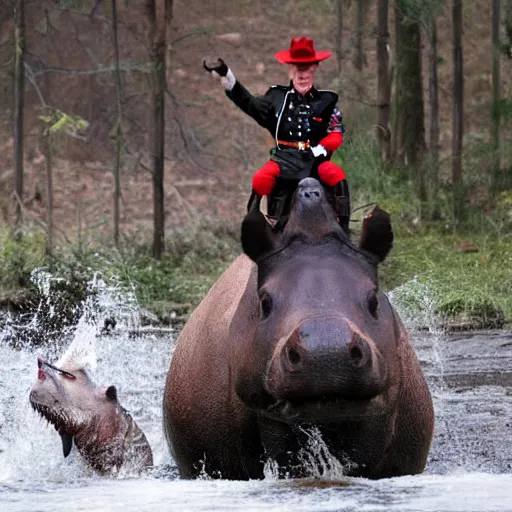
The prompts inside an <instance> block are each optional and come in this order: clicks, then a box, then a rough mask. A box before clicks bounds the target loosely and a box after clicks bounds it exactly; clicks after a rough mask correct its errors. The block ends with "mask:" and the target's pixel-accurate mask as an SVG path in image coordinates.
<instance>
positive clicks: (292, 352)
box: [288, 347, 301, 364]
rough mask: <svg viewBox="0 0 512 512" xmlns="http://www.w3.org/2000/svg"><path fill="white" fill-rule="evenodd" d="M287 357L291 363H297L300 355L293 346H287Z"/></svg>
mask: <svg viewBox="0 0 512 512" xmlns="http://www.w3.org/2000/svg"><path fill="white" fill-rule="evenodd" d="M288 359H289V361H290V363H292V364H299V363H300V361H301V357H300V354H299V351H298V350H297V349H295V348H293V347H289V348H288Z"/></svg>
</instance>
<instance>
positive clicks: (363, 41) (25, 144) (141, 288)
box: [0, 0, 512, 329]
mask: <svg viewBox="0 0 512 512" xmlns="http://www.w3.org/2000/svg"><path fill="white" fill-rule="evenodd" d="M301 35H306V36H309V37H313V38H314V40H315V45H316V48H317V49H319V50H324V49H330V50H332V51H333V52H334V55H333V57H332V58H331V59H329V60H327V61H325V62H323V63H322V64H321V66H320V69H319V71H318V73H317V78H318V82H319V85H320V86H322V87H323V88H330V89H333V90H335V91H336V92H338V93H339V95H340V103H339V107H340V109H341V110H342V112H343V115H344V125H345V128H346V132H345V142H344V145H343V147H342V149H341V150H339V151H338V152H337V154H336V157H335V158H336V159H337V160H338V162H340V164H341V165H342V166H343V168H344V169H345V171H346V173H347V177H348V180H349V184H350V187H351V194H352V206H353V208H354V209H355V208H357V207H358V206H362V205H365V204H367V203H370V202H378V203H379V204H380V205H381V206H382V207H384V208H385V209H387V210H388V211H390V213H391V215H392V220H393V224H394V229H395V235H396V239H395V248H394V250H393V253H392V255H391V256H390V257H389V259H388V260H387V262H386V263H385V264H384V265H383V266H382V269H381V282H382V285H383V287H384V288H385V289H387V290H390V289H394V290H395V292H394V293H395V295H396V296H401V298H402V299H403V301H404V303H408V304H411V305H412V306H413V307H415V308H420V309H425V308H427V307H428V308H433V310H434V312H435V313H436V314H438V315H439V316H440V318H443V319H444V320H445V322H444V324H445V325H449V326H451V327H458V328H465V327H502V326H503V325H504V324H505V323H506V322H510V321H511V320H512V294H511V293H510V292H511V290H512V270H511V269H512V106H511V105H512V50H511V47H512V46H511V45H512V0H465V1H460V0H446V1H445V0H434V1H431V2H421V1H419V0H393V1H391V2H388V1H384V0H360V1H350V0H317V1H315V2H306V1H303V0H295V1H288V0H284V1H282V2H278V3H276V2H273V1H270V0H259V1H258V0H253V1H249V0H207V1H202V0H190V1H188V2H183V1H181V0H146V1H142V0H141V1H128V0H117V1H115V0H2V2H1V3H0V148H1V150H2V157H3V158H2V161H1V163H0V213H1V226H0V237H1V244H0V285H1V286H0V302H1V306H2V308H3V310H4V311H5V312H7V313H8V314H12V313H19V312H23V311H26V310H27V309H30V308H33V307H34V306H35V305H36V304H38V303H39V300H40V293H41V291H40V289H39V288H38V287H37V282H36V281H37V280H36V279H34V273H33V271H34V270H35V269H41V268H45V269H47V270H48V271H49V272H51V274H52V275H53V276H55V279H54V280H53V282H52V283H53V284H52V286H53V288H54V289H53V294H54V300H57V301H58V300H60V306H59V307H60V311H61V314H60V315H59V319H58V320H56V319H55V318H53V319H52V320H51V323H52V325H54V327H55V328H56V329H59V328H60V325H61V324H62V323H63V322H64V323H66V322H72V321H73V319H74V318H76V317H77V315H78V314H79V311H78V310H77V308H76V305H77V304H80V301H81V300H82V299H83V298H84V296H85V294H86V293H87V283H88V282H89V280H90V279H91V277H92V276H93V275H97V274H98V273H100V274H101V275H102V276H104V277H105V278H106V279H114V280H116V282H118V283H121V285H122V286H128V287H131V288H132V289H133V290H134V291H135V293H136V294H137V297H138V299H139V301H140V303H141V304H142V305H143V306H144V307H145V308H146V309H147V316H148V319H152V320H153V321H155V322H162V321H163V322H165V323H169V322H172V321H173V320H175V319H178V320H183V319H185V318H186V317H187V315H188V314H189V313H190V311H191V310H192V309H193V307H194V306H195V305H197V303H198V302H199V300H200V299H201V298H202V297H203V296H204V294H205V293H206V292H207V290H208V289H209V287H210V286H211V284H212V283H213V282H214V281H215V279H216V278H217V277H218V276H219V275H220V273H221V272H222V270H223V269H225V268H226V267H227V266H228V264H229V262H230V261H232V259H233V258H234V257H235V256H236V255H237V254H239V252H240V244H239V226H240V222H241V219H242V218H243V215H244V213H245V205H246V202H247V199H248V196H249V192H250V182H251V176H252V174H253V172H254V171H255V170H256V169H258V168H259V167H260V166H261V165H262V164H263V163H264V162H265V161H266V159H267V157H268V151H269V149H270V148H271V146H272V141H271V140H270V138H269V136H268V134H266V133H265V132H264V130H263V129H261V128H260V127H259V126H258V125H257V124H256V123H255V122H254V121H252V120H251V119H250V118H248V117H247V116H245V115H244V114H243V113H242V112H240V111H239V110H238V109H237V108H236V107H235V106H234V105H233V104H231V103H230V102H229V100H228V99H227V98H226V97H225V95H224V93H223V91H222V88H221V87H220V86H219V84H218V83H216V82H214V81H213V80H212V78H211V77H210V76H209V75H208V74H207V73H205V71H204V70H203V67H202V59H203V58H204V57H210V58H211V57H217V56H220V57H222V58H223V59H224V60H225V61H226V62H227V64H228V65H229V66H230V67H231V68H232V70H233V72H234V73H235V75H236V76H237V78H238V79H239V80H240V81H241V82H242V83H243V84H244V85H245V86H246V87H247V88H248V89H249V90H251V91H252V92H253V93H255V94H263V93H264V92H265V91H266V90H267V88H268V87H269V85H271V84H274V83H287V69H286V68H285V67H284V66H282V65H281V64H279V63H277V61H276V60H275V59H274V53H275V52H276V51H278V50H282V49H286V48H288V46H289V43H290V39H291V38H292V37H296V36H301ZM360 213H361V211H360ZM358 220H360V217H358V214H357V212H356V213H355V214H354V222H353V223H352V226H353V230H354V232H355V236H357V230H358V226H359V222H358ZM426 297H428V300H427V299H426ZM427 303H428V306H427V305H426V304H427ZM432 304H433V306H432ZM448 319H449V320H448Z"/></svg>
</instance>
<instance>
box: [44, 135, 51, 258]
mask: <svg viewBox="0 0 512 512" xmlns="http://www.w3.org/2000/svg"><path fill="white" fill-rule="evenodd" d="M43 152H44V158H45V161H46V233H47V234H46V254H47V255H48V256H53V232H54V226H53V158H52V156H53V148H52V134H51V132H50V130H49V126H48V125H44V126H43Z"/></svg>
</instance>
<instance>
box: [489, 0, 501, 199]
mask: <svg viewBox="0 0 512 512" xmlns="http://www.w3.org/2000/svg"><path fill="white" fill-rule="evenodd" d="M500 8H501V5H500V0H492V112H491V114H492V116H491V117H492V125H491V151H492V165H491V178H492V179H491V191H492V192H493V193H494V192H495V191H496V190H497V188H498V186H499V183H498V181H499V175H500V167H501V158H500V156H501V155H500V121H501V111H500V110H501V109H500V103H501V90H500V80H501V77H500V57H501V52H500V21H501V19H500V18H501V13H500Z"/></svg>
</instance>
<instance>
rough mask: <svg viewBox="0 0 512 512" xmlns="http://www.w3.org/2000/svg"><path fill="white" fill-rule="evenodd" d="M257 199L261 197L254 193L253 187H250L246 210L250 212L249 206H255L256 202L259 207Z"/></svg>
mask: <svg viewBox="0 0 512 512" xmlns="http://www.w3.org/2000/svg"><path fill="white" fill-rule="evenodd" d="M259 199H261V197H260V196H259V195H258V194H257V193H256V191H255V190H254V189H252V190H251V196H250V197H249V201H247V212H250V211H251V208H253V207H256V204H258V208H259V201H258V200H259Z"/></svg>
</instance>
